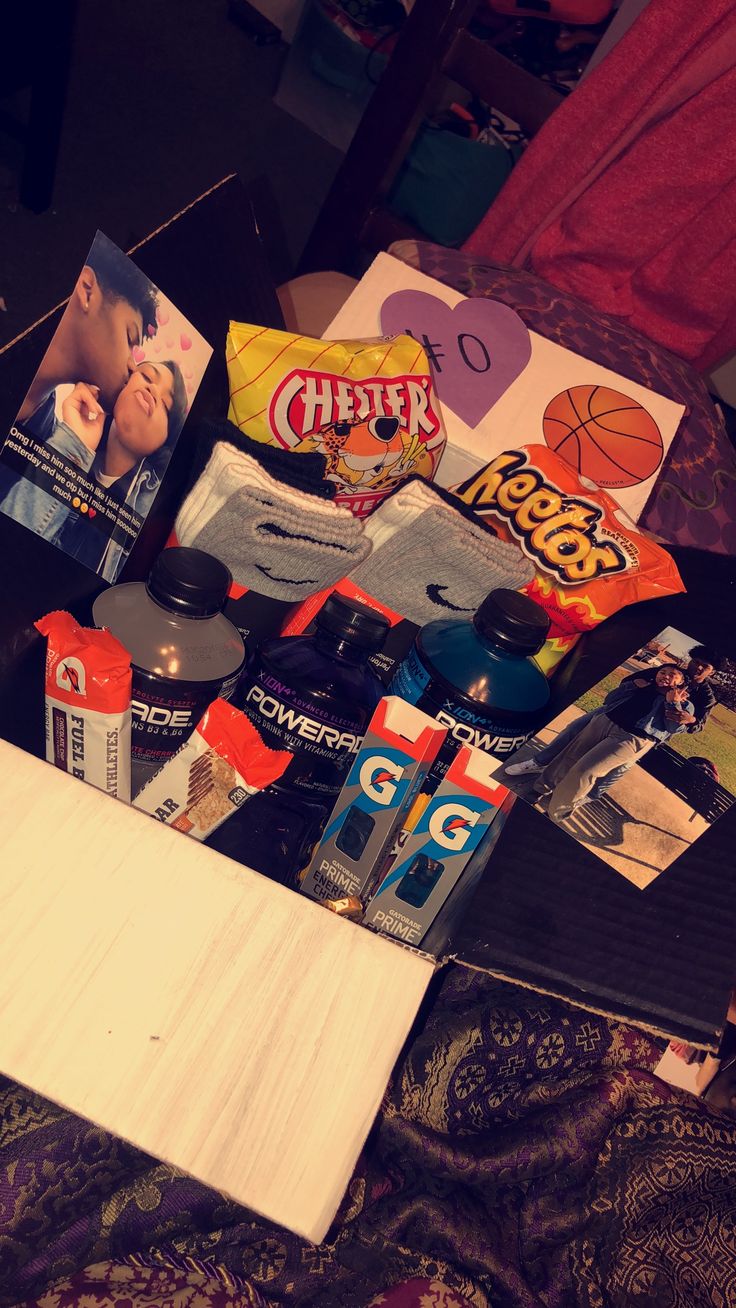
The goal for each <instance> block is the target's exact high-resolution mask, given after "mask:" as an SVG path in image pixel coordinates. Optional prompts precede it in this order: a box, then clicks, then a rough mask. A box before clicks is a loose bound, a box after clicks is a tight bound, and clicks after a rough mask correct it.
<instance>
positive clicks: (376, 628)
mask: <svg viewBox="0 0 736 1308" xmlns="http://www.w3.org/2000/svg"><path fill="white" fill-rule="evenodd" d="M389 627H390V623H389V621H388V619H387V618H386V617H384V615H383V614H382V613H378V612H377V611H376V610H375V609H372V608H369V607H368V605H367V604H361V603H360V602H358V601H357V600H351V599H347V598H346V597H345V596H343V595H339V594H337V593H333V594H332V595H330V597H329V598H328V599H327V601H326V602H325V604H324V606H323V607H322V609H321V610H320V612H319V614H318V615H317V619H316V631H315V632H314V634H313V635H311V636H286V637H282V638H280V639H276V640H268V641H265V642H264V643H263V644H262V645H261V646H260V648H259V649H257V650H256V651H255V653H254V654H253V655H252V656H251V657H250V659H249V661H248V663H247V665H246V669H245V672H244V673H243V676H242V679H241V681H240V684H239V686H238V689H237V691H236V702H237V705H238V707H239V708H242V709H243V710H244V711H245V712H246V713H247V714H248V717H249V718H250V719H251V721H252V722H254V723H255V725H256V726H257V728H258V730H259V732H260V733H261V735H262V736H263V738H264V740H265V741H266V743H267V744H268V745H270V746H271V747H272V748H273V749H290V750H291V751H292V753H293V755H294V758H293V760H292V762H291V763H290V764H289V766H288V768H287V769H286V771H285V773H284V775H283V777H281V779H280V780H279V781H278V782H277V783H276V784H275V785H273V786H270V787H269V788H268V790H266V791H263V792H261V794H260V795H256V796H254V797H253V798H252V799H251V800H249V802H248V805H247V809H248V812H247V814H246V812H245V809H244V810H243V814H242V819H241V820H239V819H238V818H237V817H233V818H231V819H230V821H229V822H226V823H224V825H223V826H222V827H221V828H220V831H221V832H222V836H221V837H220V839H219V840H218V839H217V835H218V834H219V833H216V835H215V837H213V838H212V843H214V844H215V847H216V848H217V849H219V850H220V851H221V852H222V853H226V854H229V855H230V856H231V857H235V858H238V859H239V860H240V861H241V862H243V863H247V864H248V865H249V866H250V867H253V868H255V869H256V871H258V872H264V873H266V874H267V875H269V876H272V877H275V878H276V879H277V880H279V881H287V882H292V881H293V880H294V878H295V876H296V874H297V873H298V871H299V870H300V868H302V867H303V866H304V864H305V863H306V862H307V860H308V858H309V856H310V854H311V851H312V848H313V846H314V844H315V843H316V841H317V840H318V839H319V836H320V834H321V831H322V828H323V826H324V824H325V822H326V820H327V818H328V817H329V815H330V813H331V812H332V809H333V808H334V805H335V800H336V799H337V796H338V795H339V793H340V791H341V789H342V786H343V784H344V782H345V780H346V778H347V775H348V772H349V771H350V768H351V766H352V763H353V760H354V758H355V755H356V753H357V752H358V749H359V747H360V743H361V741H362V739H363V736H364V734H365V730H366V727H367V725H368V722H369V721H370V719H371V717H372V715H373V710H374V709H375V707H376V705H377V704H378V701H379V700H380V699H381V697H382V696H383V695H384V694H385V689H384V687H383V685H382V683H381V681H380V680H379V678H378V677H377V676H376V674H375V673H374V672H373V670H372V668H370V667H369V665H368V659H369V657H370V655H371V654H374V653H375V652H376V651H377V650H379V649H380V648H381V646H382V645H383V643H384V641H385V639H386V636H387V634H388V631H389ZM236 823H237V826H235V824H236Z"/></svg>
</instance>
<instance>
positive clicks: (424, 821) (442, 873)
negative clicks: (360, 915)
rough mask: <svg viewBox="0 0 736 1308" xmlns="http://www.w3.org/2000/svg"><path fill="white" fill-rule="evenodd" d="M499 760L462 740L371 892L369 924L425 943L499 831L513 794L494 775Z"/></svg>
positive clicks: (409, 940) (413, 942)
mask: <svg viewBox="0 0 736 1308" xmlns="http://www.w3.org/2000/svg"><path fill="white" fill-rule="evenodd" d="M501 766H502V764H501V763H500V762H499V760H498V759H492V758H491V757H490V756H489V755H488V754H486V753H484V752H483V750H481V749H476V748H475V746H473V745H463V746H461V748H460V750H459V751H458V753H457V754H456V755H455V758H454V759H453V760H452V762H451V764H450V766H449V768H448V769H447V772H446V774H445V777H444V779H443V781H442V783H441V785H440V786H439V788H438V789H437V790H436V791H435V793H434V795H433V796H432V798H431V800H430V802H429V804H428V805H427V806H426V808H425V809H424V811H423V813H422V814H421V816H420V818H419V820H418V821H417V823H416V825H415V826H414V828H413V829H412V830H411V831H410V832H409V833H408V835H407V836H406V838H405V840H404V841H403V844H401V846H400V848H399V851H398V853H397V855H396V858H395V861H394V862H393V864H392V865H391V866H390V868H389V870H388V872H387V873H386V875H385V876H384V878H383V880H382V881H381V883H380V885H379V886H378V888H377V889H376V891H375V893H374V894H373V895H372V896H371V898H370V900H369V902H368V907H367V908H366V911H365V917H364V919H363V921H364V923H365V924H366V925H367V926H372V927H375V929H376V930H377V931H384V932H386V934H387V935H391V936H394V937H395V938H396V939H398V940H403V941H405V942H406V944H409V945H420V944H421V943H422V939H423V937H424V936H425V935H426V933H427V931H428V930H429V928H430V926H431V925H432V923H433V921H434V919H435V917H436V916H437V914H438V913H439V911H440V909H441V908H442V906H443V905H444V903H445V901H446V900H447V898H448V896H449V895H450V892H451V891H452V890H454V888H455V886H456V885H457V883H458V881H459V879H460V877H461V876H462V875H464V874H465V873H466V870H469V865H470V863H471V859H472V855H473V854H474V853H475V852H476V851H478V852H479V853H480V850H479V846H480V845H481V841H483V840H484V837H486V836H487V833H488V831H489V828H494V835H497V834H500V829H501V826H502V825H503V821H504V819H505V814H506V812H507V811H508V802H507V801H508V794H509V792H508V789H507V787H506V786H502V785H499V784H498V782H496V780H495V774H496V773H497V772H498V770H499V768H500V767H501ZM497 824H498V830H497V831H496V830H495V828H496V825H497ZM485 849H486V850H487V849H488V846H487V845H486V847H485ZM484 852H485V851H484Z"/></svg>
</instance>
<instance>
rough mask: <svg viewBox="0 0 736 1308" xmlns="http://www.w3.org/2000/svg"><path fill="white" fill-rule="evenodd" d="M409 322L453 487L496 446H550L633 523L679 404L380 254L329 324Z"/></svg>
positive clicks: (383, 328) (367, 326)
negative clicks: (423, 355)
mask: <svg viewBox="0 0 736 1308" xmlns="http://www.w3.org/2000/svg"><path fill="white" fill-rule="evenodd" d="M406 330H409V331H410V332H411V334H412V335H414V336H416V338H417V340H420V341H421V342H422V344H423V345H424V346H425V348H426V349H427V352H428V356H429V359H430V363H431V364H432V370H433V375H434V380H435V384H436V387H437V393H438V396H439V399H440V403H441V406H442V413H443V417H444V420H445V426H446V429H447V438H448V447H447V451H446V453H445V455H444V457H443V460H442V463H441V465H440V470H439V481H440V483H441V484H443V485H445V486H451V485H453V484H456V483H457V482H458V481H460V480H462V478H463V477H465V476H467V475H469V474H470V473H471V472H472V471H474V470H475V469H476V468H477V467H478V466H479V465H482V464H485V463H487V462H488V461H489V460H490V459H492V458H494V457H495V456H496V455H497V454H500V453H501V452H502V451H503V450H506V449H510V448H516V447H517V446H519V445H531V444H544V443H546V444H548V445H550V446H551V447H552V448H553V449H556V450H557V452H558V453H559V454H560V455H562V456H563V457H564V458H566V459H567V460H568V462H570V463H571V464H572V465H573V466H574V467H576V468H578V470H579V471H580V472H581V473H582V474H583V475H585V476H587V477H589V478H590V479H591V480H593V481H595V482H596V483H597V484H598V485H600V486H603V487H605V489H606V490H607V491H609V493H610V494H611V495H613V496H614V498H615V499H617V500H618V502H619V503H620V504H621V505H622V507H623V508H625V509H626V511H627V512H628V513H629V514H630V516H631V517H632V518H633V519H634V521H637V520H638V518H639V516H640V514H641V513H642V511H643V509H644V506H645V504H646V501H647V499H648V497H649V494H650V492H651V490H652V487H653V486H654V484H655V482H656V480H657V477H658V475H659V472H660V470H661V468H662V464H663V462H664V459H665V457H666V455H667V451H668V449H669V447H670V445H671V444H672V440H673V439H674V437H675V434H676V432H677V429H678V426H679V423H680V419H681V418H682V415H683V413H684V412H685V406H684V405H683V404H676V403H675V402H674V401H673V400H670V399H667V398H665V397H664V396H662V395H658V394H656V393H655V392H654V391H651V390H649V389H647V387H645V386H640V385H639V384H638V383H637V382H633V381H630V380H629V379H628V378H627V377H622V376H621V375H620V374H618V373H616V372H613V371H611V369H609V368H603V367H601V366H600V365H599V364H597V363H591V362H590V360H588V359H585V358H584V357H583V356H582V355H580V354H575V353H574V352H573V351H572V350H567V349H564V348H563V346H561V345H556V344H555V343H554V342H553V341H549V340H547V339H546V337H544V336H540V335H538V334H537V333H536V332H532V331H528V330H527V328H526V327H525V326H524V324H523V323H522V321H521V319H520V318H519V316H518V315H517V314H516V313H515V312H514V311H513V310H511V309H509V308H508V307H507V306H506V305H503V304H500V303H499V302H498V301H495V300H492V299H485V298H472V299H469V298H468V297H466V296H463V295H461V294H460V292H459V291H455V290H453V289H452V288H451V287H449V286H444V285H443V284H442V283H441V282H438V281H435V280H434V278H432V277H427V276H426V275H425V274H424V273H421V272H417V271H416V270H415V269H414V268H410V267H409V266H408V265H407V264H405V263H402V262H401V261H400V260H399V259H395V258H393V257H392V256H391V255H389V254H379V255H378V256H377V257H376V259H375V260H374V261H373V263H372V264H371V266H370V268H369V269H368V271H367V272H366V274H365V276H364V277H363V278H362V279H361V281H360V282H359V283H358V285H357V286H356V288H355V290H354V291H353V293H352V294H351V295H350V297H349V299H348V300H347V301H346V302H345V304H344V305H343V307H342V308H341V309H340V311H339V313H338V314H337V316H336V317H335V318H334V319H333V320H332V322H331V323H330V325H329V327H328V328H327V330H326V331H325V333H324V336H325V338H326V339H333V340H337V339H351V338H352V339H356V338H361V337H374V336H380V335H390V334H394V333H395V332H397V331H406Z"/></svg>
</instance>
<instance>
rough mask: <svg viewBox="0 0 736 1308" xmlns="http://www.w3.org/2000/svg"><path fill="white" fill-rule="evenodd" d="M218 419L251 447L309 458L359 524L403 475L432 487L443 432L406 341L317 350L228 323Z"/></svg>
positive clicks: (423, 357)
mask: <svg viewBox="0 0 736 1308" xmlns="http://www.w3.org/2000/svg"><path fill="white" fill-rule="evenodd" d="M227 371H228V379H229V383H230V407H229V409H228V418H229V419H230V421H231V422H234V423H235V425H236V426H237V427H239V428H240V429H241V430H242V431H244V432H246V433H247V435H248V436H251V437H253V438H254V439H255V440H258V441H264V442H267V443H269V444H271V445H280V446H282V447H283V448H285V449H290V450H294V451H296V452H297V453H298V452H306V451H312V450H316V451H318V452H319V453H320V454H324V456H325V458H326V460H327V474H326V475H327V477H328V478H329V480H330V481H333V482H334V483H335V485H336V486H337V494H336V497H335V502H336V503H337V504H342V505H345V506H347V507H348V508H349V509H350V510H351V512H352V513H354V514H355V515H356V517H359V518H363V517H366V516H367V515H368V514H369V513H371V512H372V511H373V509H375V508H376V506H377V505H378V504H380V502H381V500H382V499H383V498H384V497H385V496H386V495H388V494H389V492H390V491H392V490H395V488H396V487H397V486H398V485H400V483H401V482H402V481H404V480H405V479H406V478H407V477H409V476H411V475H412V473H419V474H420V476H422V477H424V478H425V479H426V480H427V481H432V479H433V477H434V475H435V473H436V471H437V465H438V464H439V461H440V456H441V454H442V451H443V449H444V447H445V439H446V438H445V430H444V425H443V422H442V417H441V412H440V407H439V404H438V402H437V397H436V395H435V392H434V387H433V384H432V376H431V372H430V367H429V362H428V359H427V354H426V351H425V350H424V348H423V347H422V346H421V345H420V344H419V343H418V341H415V340H414V337H413V336H404V335H402V336H393V337H384V338H382V339H379V340H372V341H322V340H316V339H314V340H313V339H310V337H308V336H294V335H292V334H291V333H290V332H280V331H274V330H271V329H270V328H264V327H255V326H251V325H250V324H248V323H239V322H231V323H230V330H229V332H228V337H227Z"/></svg>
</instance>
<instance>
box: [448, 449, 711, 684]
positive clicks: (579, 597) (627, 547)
mask: <svg viewBox="0 0 736 1308" xmlns="http://www.w3.org/2000/svg"><path fill="white" fill-rule="evenodd" d="M455 494H456V495H457V496H458V497H459V499H461V500H462V501H463V502H464V503H465V504H468V505H470V506H471V507H472V509H473V511H474V512H475V513H476V514H477V515H478V516H479V517H480V518H483V519H485V520H487V521H488V523H489V525H491V526H492V527H493V529H494V531H496V532H497V533H498V535H499V536H500V537H501V538H502V539H503V540H515V541H517V542H518V544H519V545H520V546H521V549H522V550H523V551H524V553H525V554H526V555H527V557H528V558H530V559H531V560H532V562H533V563H534V565H535V568H536V576H535V577H534V579H533V580H532V581H530V582H529V583H528V585H526V586H525V587H524V588H523V589H524V592H525V593H526V594H527V595H529V596H530V597H531V598H532V599H534V600H536V602H537V603H538V604H541V606H542V608H543V609H545V611H546V612H547V613H548V614H549V618H550V621H551V627H550V636H549V639H548V641H547V643H546V645H545V646H544V649H543V650H542V652H541V653H540V654H538V655H537V662H538V663H539V664H540V666H541V667H542V668H543V669H544V671H545V672H547V673H550V672H551V671H552V670H553V668H554V667H555V666H556V664H557V663H559V661H560V659H562V658H563V657H564V655H565V654H567V652H568V650H570V649H572V647H573V645H574V644H575V642H576V641H577V640H578V639H579V637H580V636H581V635H582V634H583V632H584V631H589V630H590V629H591V627H596V626H597V625H598V623H599V622H603V621H604V619H605V618H608V617H610V616H611V614H612V613H616V612H618V610H619V609H623V608H625V607H626V605H627V604H635V603H637V602H638V601H639V600H646V599H654V598H655V597H656V596H660V595H673V594H676V593H677V592H678V591H683V590H684V589H685V587H684V585H683V583H682V580H681V578H680V574H679V572H678V571H677V568H676V566H675V563H674V560H673V559H672V558H671V556H670V555H669V554H668V553H667V551H666V550H665V549H663V548H662V546H661V545H657V544H656V542H655V541H653V540H652V539H651V537H650V536H647V535H645V534H644V533H643V532H641V531H640V530H639V528H638V527H637V526H636V525H635V523H634V522H632V520H631V519H630V518H629V516H628V514H627V513H625V512H624V510H623V509H622V508H621V506H620V505H619V504H617V503H616V501H615V500H614V499H613V498H612V497H611V496H610V495H608V494H607V493H606V491H604V490H601V489H600V487H598V486H596V485H595V484H594V483H593V482H592V481H588V479H587V478H584V477H581V476H580V474H579V473H577V472H576V471H575V469H574V468H573V467H571V465H570V464H569V463H567V462H566V461H565V460H564V459H562V458H560V456H559V455H558V454H555V453H554V452H553V451H552V450H550V449H548V447H547V446H546V445H525V446H522V447H521V448H520V449H517V450H506V451H505V452H504V453H503V454H499V455H498V456H497V458H495V459H493V460H492V461H491V463H489V464H487V465H486V467H485V468H481V469H480V471H479V472H477V473H475V474H474V475H473V476H472V477H469V478H468V479H467V481H464V482H463V483H462V484H461V485H460V486H457V487H456V488H455Z"/></svg>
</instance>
